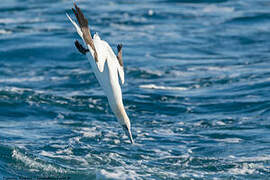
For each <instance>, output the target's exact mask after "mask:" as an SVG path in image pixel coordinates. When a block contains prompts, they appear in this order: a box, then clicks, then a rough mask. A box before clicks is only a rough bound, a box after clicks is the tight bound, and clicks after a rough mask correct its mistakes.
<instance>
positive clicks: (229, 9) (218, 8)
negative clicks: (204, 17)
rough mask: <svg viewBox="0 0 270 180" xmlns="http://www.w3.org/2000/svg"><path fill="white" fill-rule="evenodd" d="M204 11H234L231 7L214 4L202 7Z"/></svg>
mask: <svg viewBox="0 0 270 180" xmlns="http://www.w3.org/2000/svg"><path fill="white" fill-rule="evenodd" d="M203 12H204V13H219V14H220V13H232V12H234V8H233V7H220V6H216V5H209V6H206V7H205V8H203Z"/></svg>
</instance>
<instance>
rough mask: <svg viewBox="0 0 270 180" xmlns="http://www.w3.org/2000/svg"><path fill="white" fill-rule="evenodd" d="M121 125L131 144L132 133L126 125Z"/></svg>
mask: <svg viewBox="0 0 270 180" xmlns="http://www.w3.org/2000/svg"><path fill="white" fill-rule="evenodd" d="M122 127H123V129H124V131H125V133H126V135H127V136H128V138H129V140H130V143H131V144H133V143H134V141H133V137H132V134H131V131H130V129H129V128H128V127H127V126H126V125H123V126H122Z"/></svg>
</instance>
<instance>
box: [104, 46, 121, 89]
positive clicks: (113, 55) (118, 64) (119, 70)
mask: <svg viewBox="0 0 270 180" xmlns="http://www.w3.org/2000/svg"><path fill="white" fill-rule="evenodd" d="M106 48H107V51H108V52H109V54H108V56H109V57H112V59H113V60H114V63H116V68H117V71H118V74H119V77H120V80H121V83H122V84H124V83H125V74H124V67H123V61H122V63H120V61H119V59H118V56H117V57H116V56H115V54H114V52H113V50H112V48H111V46H110V45H109V44H108V43H106ZM121 54H122V52H121ZM118 55H119V52H118ZM121 59H122V55H121Z"/></svg>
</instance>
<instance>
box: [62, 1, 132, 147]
mask: <svg viewBox="0 0 270 180" xmlns="http://www.w3.org/2000/svg"><path fill="white" fill-rule="evenodd" d="M75 8H76V11H77V13H78V11H79V13H81V14H82V12H81V11H80V9H79V8H78V7H77V6H76V5H75ZM73 11H74V10H73ZM75 13H76V12H75ZM67 17H68V18H69V20H70V21H71V22H72V24H73V25H74V27H75V28H76V30H77V33H78V34H79V35H80V37H81V38H82V40H83V41H84V44H85V45H86V46H87V47H88V49H89V50H90V52H91V55H90V53H86V55H87V58H88V60H89V62H90V64H91V67H92V70H93V72H94V74H95V76H96V78H97V80H98V82H99V84H100V86H101V87H102V88H103V90H104V92H105V94H106V96H107V98H108V101H109V104H110V107H111V109H112V111H113V113H114V114H115V116H116V117H117V120H118V122H119V123H120V124H121V125H122V127H123V129H124V131H125V132H126V134H127V136H128V137H129V139H130V142H131V143H133V138H132V134H131V126H130V120H129V118H128V116H127V113H126V111H125V108H124V105H123V101H122V92H121V87H120V84H119V83H120V82H119V77H120V80H121V83H122V84H124V81H125V79H124V68H123V66H122V65H120V63H119V61H118V59H117V57H116V55H115V54H114V52H113V50H112V48H111V47H110V45H109V44H108V43H107V42H106V41H104V40H101V39H100V37H99V36H98V34H97V33H96V34H95V35H94V37H93V40H92V38H91V40H92V41H93V45H94V48H95V50H94V49H93V48H92V47H91V46H90V45H89V43H87V41H86V40H85V36H84V34H83V31H82V28H81V27H79V26H78V25H77V24H76V23H75V22H74V21H73V20H72V19H71V18H70V16H69V15H68V14H67ZM83 17H84V16H83ZM77 19H78V17H77ZM78 21H79V19H78ZM86 21H87V20H86ZM79 23H80V22H79ZM87 25H88V23H87ZM87 28H88V27H87ZM88 31H89V30H88ZM89 35H90V33H89ZM90 36H91V35H90ZM94 51H96V53H97V60H96V61H95V56H94Z"/></svg>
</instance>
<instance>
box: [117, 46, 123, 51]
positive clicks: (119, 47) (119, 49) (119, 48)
mask: <svg viewBox="0 0 270 180" xmlns="http://www.w3.org/2000/svg"><path fill="white" fill-rule="evenodd" d="M122 47H123V44H118V45H117V50H118V52H119V51H121V49H122Z"/></svg>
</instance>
